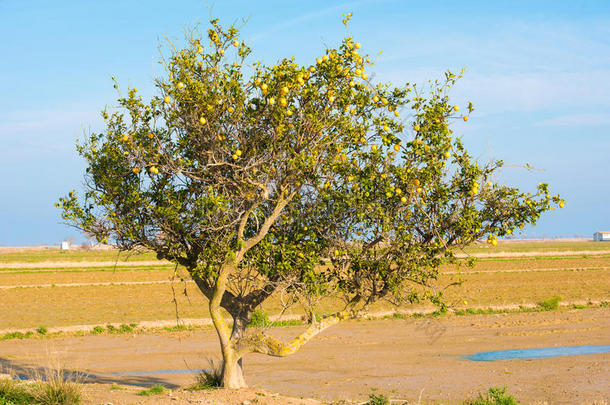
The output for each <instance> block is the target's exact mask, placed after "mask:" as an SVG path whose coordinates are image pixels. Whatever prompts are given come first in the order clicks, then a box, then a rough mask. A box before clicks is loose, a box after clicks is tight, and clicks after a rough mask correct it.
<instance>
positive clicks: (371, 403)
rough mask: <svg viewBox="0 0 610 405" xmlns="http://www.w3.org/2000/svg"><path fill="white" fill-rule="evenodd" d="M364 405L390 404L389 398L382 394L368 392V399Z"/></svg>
mask: <svg viewBox="0 0 610 405" xmlns="http://www.w3.org/2000/svg"><path fill="white" fill-rule="evenodd" d="M364 405H390V400H389V399H388V397H386V396H385V395H383V394H369V400H368V401H367V402H365V403H364Z"/></svg>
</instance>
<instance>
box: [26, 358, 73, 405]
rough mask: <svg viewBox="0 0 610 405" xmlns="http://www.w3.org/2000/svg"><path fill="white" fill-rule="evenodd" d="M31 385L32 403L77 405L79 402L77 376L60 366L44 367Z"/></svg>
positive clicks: (41, 404)
mask: <svg viewBox="0 0 610 405" xmlns="http://www.w3.org/2000/svg"><path fill="white" fill-rule="evenodd" d="M37 380H38V382H37V383H35V384H33V385H32V386H31V390H32V396H33V397H34V403H36V404H40V405H77V404H80V402H81V399H82V398H81V385H80V383H79V382H78V376H77V375H74V374H72V373H68V372H66V371H65V370H64V369H62V368H50V367H49V368H46V369H45V370H44V372H43V374H42V376H38V378H37Z"/></svg>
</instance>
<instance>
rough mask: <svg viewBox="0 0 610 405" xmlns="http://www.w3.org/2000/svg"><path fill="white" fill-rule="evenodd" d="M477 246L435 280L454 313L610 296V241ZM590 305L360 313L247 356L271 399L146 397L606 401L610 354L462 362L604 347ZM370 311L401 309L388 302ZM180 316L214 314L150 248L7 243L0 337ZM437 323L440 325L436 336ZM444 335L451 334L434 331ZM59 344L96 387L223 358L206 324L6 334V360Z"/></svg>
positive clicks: (106, 397)
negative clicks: (473, 258)
mask: <svg viewBox="0 0 610 405" xmlns="http://www.w3.org/2000/svg"><path fill="white" fill-rule="evenodd" d="M535 252H539V253H535ZM468 253H469V254H473V255H478V256H480V259H479V260H478V261H477V263H476V265H475V266H474V267H473V268H468V267H465V266H462V267H460V268H456V267H455V266H445V267H443V268H442V269H441V275H440V277H439V280H438V285H439V286H440V287H442V286H444V285H447V284H450V283H452V282H454V281H456V280H457V279H462V280H464V283H463V284H462V285H460V286H452V287H450V288H447V289H446V290H445V291H444V295H445V298H446V301H447V302H448V303H449V304H450V305H451V306H452V307H453V308H454V309H462V310H464V309H467V308H487V307H493V308H507V307H510V306H518V305H519V304H524V305H528V304H529V305H535V304H536V303H538V302H540V301H543V300H545V299H548V298H550V297H553V296H561V297H562V299H563V302H564V303H579V304H586V303H587V302H589V301H591V302H594V303H596V304H598V303H600V302H606V303H607V302H608V301H610V244H605V243H592V242H574V241H571V242H549V243H533V242H509V243H500V244H499V246H498V247H496V248H489V247H474V248H472V249H471V250H469V252H468ZM490 255H491V256H493V257H489V256H490ZM181 277H182V278H183V280H182V279H181ZM338 305H339V303H338V301H336V300H327V301H326V302H324V305H323V307H322V309H321V310H322V312H327V311H328V312H330V311H333V310H334V309H335V308H337V307H338ZM595 306H597V307H596V308H586V309H575V308H574V307H573V306H564V307H563V308H562V309H560V310H557V311H551V312H533V313H505V314H492V315H468V316H454V315H449V316H444V317H440V318H421V319H414V318H406V319H405V320H400V319H395V320H383V321H366V322H354V321H351V322H347V323H345V324H344V325H339V326H336V327H333V328H331V329H330V330H329V331H326V332H324V333H323V334H322V335H321V336H320V337H319V338H317V339H314V341H312V342H311V343H309V344H308V345H306V346H305V348H304V350H303V351H302V352H299V353H297V354H296V355H295V356H292V357H291V358H289V359H284V360H278V359H269V358H266V357H264V356H250V357H248V359H247V363H246V364H247V366H246V373H247V377H248V378H249V379H250V382H251V383H252V384H253V385H254V386H256V387H261V388H263V389H265V390H267V391H261V392H262V393H263V394H264V395H258V393H259V391H260V390H257V389H254V390H248V391H244V392H243V393H242V394H240V395H238V396H234V395H233V394H230V393H224V394H223V393H217V394H214V395H216V396H211V397H209V396H208V397H205V398H207V399H205V400H202V399H201V397H200V396H199V397H198V396H197V395H196V394H192V395H191V394H187V393H178V391H174V393H173V394H171V396H170V395H169V394H167V393H166V394H164V396H163V397H156V398H150V399H148V402H146V403H151V404H152V403H165V402H166V401H167V403H176V404H181V403H185V404H186V403H193V402H199V403H231V404H232V403H241V401H243V400H246V399H247V400H250V401H251V400H252V399H259V400H260V401H259V403H269V404H280V403H293V402H290V401H292V400H288V399H285V397H277V396H272V395H271V394H270V393H269V392H280V393H282V394H286V395H290V396H295V397H313V398H316V399H318V400H322V401H337V400H342V399H346V400H353V401H360V402H362V401H363V400H364V399H366V396H367V394H368V393H370V390H371V389H372V388H379V389H380V390H381V391H383V392H385V393H387V394H388V395H389V396H391V397H394V398H406V399H408V400H409V401H411V402H410V403H417V400H418V396H419V393H420V392H421V390H424V394H423V396H422V398H424V399H425V401H424V400H422V402H421V403H422V404H424V403H445V404H451V403H459V401H461V400H463V399H465V398H467V397H472V396H473V395H474V394H475V393H476V392H478V391H485V390H486V389H487V388H489V387H490V386H503V385H507V386H508V388H509V390H510V392H511V393H513V394H514V395H515V396H516V397H518V398H521V399H522V400H523V401H524V403H542V402H543V401H547V402H548V403H549V404H561V403H565V404H581V403H583V404H584V403H592V401H593V400H608V399H609V398H610V391H608V390H607V389H606V388H605V387H607V386H610V375H609V373H610V372H609V370H610V367H608V361H610V358H609V355H608V354H599V355H590V356H568V357H560V358H554V359H543V360H534V361H531V360H513V361H508V362H507V361H504V362H492V363H476V362H469V361H466V360H464V359H462V358H461V356H463V355H465V354H470V353H473V352H475V351H479V350H497V349H506V348H525V347H545V346H560V345H579V344H608V343H609V342H608V339H607V336H608V333H610V330H608V328H609V325H610V323H609V322H608V321H609V319H608V317H609V316H610V309H609V308H608V307H607V304H604V305H602V307H599V305H595ZM278 308H279V303H278V302H277V301H273V300H271V302H270V303H269V304H267V305H266V306H265V308H264V310H265V311H266V312H268V313H270V314H273V313H274V312H275V311H276V310H277V309H278ZM428 309H430V308H429V307H424V306H412V307H407V308H401V310H411V311H425V310H428ZM373 310H375V311H379V312H383V311H393V310H395V308H393V307H391V306H389V305H388V304H383V303H382V304H379V305H377V306H376V307H375V308H373ZM300 312H301V311H300V309H299V308H297V307H295V308H293V309H292V312H290V314H292V315H294V316H297V315H299V314H300ZM176 314H178V316H179V317H180V318H189V319H201V318H207V317H208V311H207V302H206V300H205V298H204V297H203V296H202V295H201V293H200V292H199V291H198V290H197V288H196V287H195V285H194V284H193V283H192V282H189V281H188V277H186V275H185V274H184V270H182V269H177V270H176V269H175V267H174V266H173V265H171V264H168V263H166V262H160V261H157V260H156V259H155V258H154V255H152V254H150V253H141V254H137V255H131V256H128V255H125V254H120V255H119V254H118V252H116V251H113V250H89V251H70V252H60V251H58V250H50V249H44V250H32V249H29V250H21V251H20V250H16V249H9V250H0V337H2V336H3V335H2V334H4V333H7V332H9V331H16V330H35V329H36V328H39V327H40V326H45V327H48V328H52V327H67V326H74V325H81V326H82V325H86V327H85V330H86V331H90V330H91V328H92V327H93V326H95V325H101V326H105V325H107V324H109V323H115V324H131V323H142V322H144V321H170V322H171V321H172V320H173V321H175V320H176ZM151 324H154V322H152V323H151ZM430 330H433V331H435V336H434V339H431V337H430ZM439 330H440V331H442V333H440V334H438V333H436V332H438V331H439ZM297 332H298V327H287V328H277V329H274V330H273V331H272V333H274V334H279V335H281V336H282V335H287V336H288V335H294V334H295V333H297ZM432 340H433V341H432ZM51 352H52V353H54V354H53V355H54V356H55V355H57V354H58V353H59V355H60V357H62V361H64V362H65V365H66V366H67V367H70V368H71V369H74V370H80V371H86V372H87V373H90V374H91V375H93V376H94V377H95V378H93V380H92V381H94V382H97V383H105V384H108V383H119V384H132V385H145V386H146V385H152V384H154V383H161V384H164V385H166V386H168V387H174V388H176V387H179V386H184V385H185V384H188V383H189V382H190V381H192V378H193V375H192V374H188V373H187V374H171V373H170V374H164V375H159V376H154V377H153V376H150V375H140V376H130V375H127V376H126V375H123V376H117V375H113V374H112V372H121V371H125V372H131V371H137V370H159V369H184V368H200V367H204V366H205V359H206V358H209V357H215V356H216V355H217V353H218V348H217V342H216V338H215V336H214V332H213V331H212V330H210V329H205V328H204V329H203V330H193V331H184V332H172V333H167V332H163V331H161V330H159V331H152V330H151V331H149V332H140V333H138V334H118V335H113V334H107V333H104V334H102V335H99V336H91V335H88V332H87V333H86V334H85V336H80V337H79V336H74V334H70V333H69V334H64V335H60V337H56V338H54V339H48V338H44V337H42V336H40V335H38V334H34V338H32V339H24V340H21V339H10V340H3V341H2V340H0V353H2V354H1V355H0V366H2V367H10V368H13V369H16V370H19V369H23V370H27V369H29V368H35V367H37V366H38V365H40V364H41V363H43V362H44V357H45V356H47V357H48V355H49V353H51ZM127 359H129V360H127ZM346 359H347V360H346ZM270 370H273V372H270ZM447 370H450V372H449V373H448V372H447ZM448 375H449V377H447V376H448ZM304 381H306V383H305V382H304ZM393 390H394V391H393ZM86 392H87V396H88V398H89V399H88V400H87V401H86V403H96V404H97V403H105V402H113V403H125V401H128V402H130V403H131V402H140V403H144V402H143V401H144V400H145V399H144V398H142V397H137V396H136V395H135V392H137V388H129V387H128V388H127V389H126V390H121V391H117V392H114V391H111V390H110V389H109V387H108V386H106V385H87V388H86ZM232 395H233V396H232ZM238 397H239V400H238V399H237V398H238ZM172 398H174V399H172ZM197 398H200V399H197ZM206 401H208V402H206ZM209 401H211V402H209ZM233 401H236V402H233ZM426 401H428V402H426ZM251 402H252V401H251ZM253 403H254V402H253ZM294 403H301V402H299V401H298V400H295V402H294ZM303 403H314V402H313V401H311V402H305V401H303Z"/></svg>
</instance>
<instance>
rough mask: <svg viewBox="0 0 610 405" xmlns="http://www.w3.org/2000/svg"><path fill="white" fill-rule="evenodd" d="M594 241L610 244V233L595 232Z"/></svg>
mask: <svg viewBox="0 0 610 405" xmlns="http://www.w3.org/2000/svg"><path fill="white" fill-rule="evenodd" d="M593 240H596V241H600V242H602V241H604V242H610V232H595V233H594V234H593Z"/></svg>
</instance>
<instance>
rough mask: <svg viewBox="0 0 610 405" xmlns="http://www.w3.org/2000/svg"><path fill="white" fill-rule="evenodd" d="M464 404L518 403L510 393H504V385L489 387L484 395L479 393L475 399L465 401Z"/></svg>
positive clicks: (516, 404) (515, 404) (512, 404)
mask: <svg viewBox="0 0 610 405" xmlns="http://www.w3.org/2000/svg"><path fill="white" fill-rule="evenodd" d="M464 405H519V403H518V402H517V400H516V399H515V398H514V397H513V396H512V395H509V394H507V393H506V387H504V388H497V387H494V388H490V389H489V391H487V393H486V394H485V396H483V395H481V394H479V397H478V398H477V399H475V400H469V401H466V402H464Z"/></svg>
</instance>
